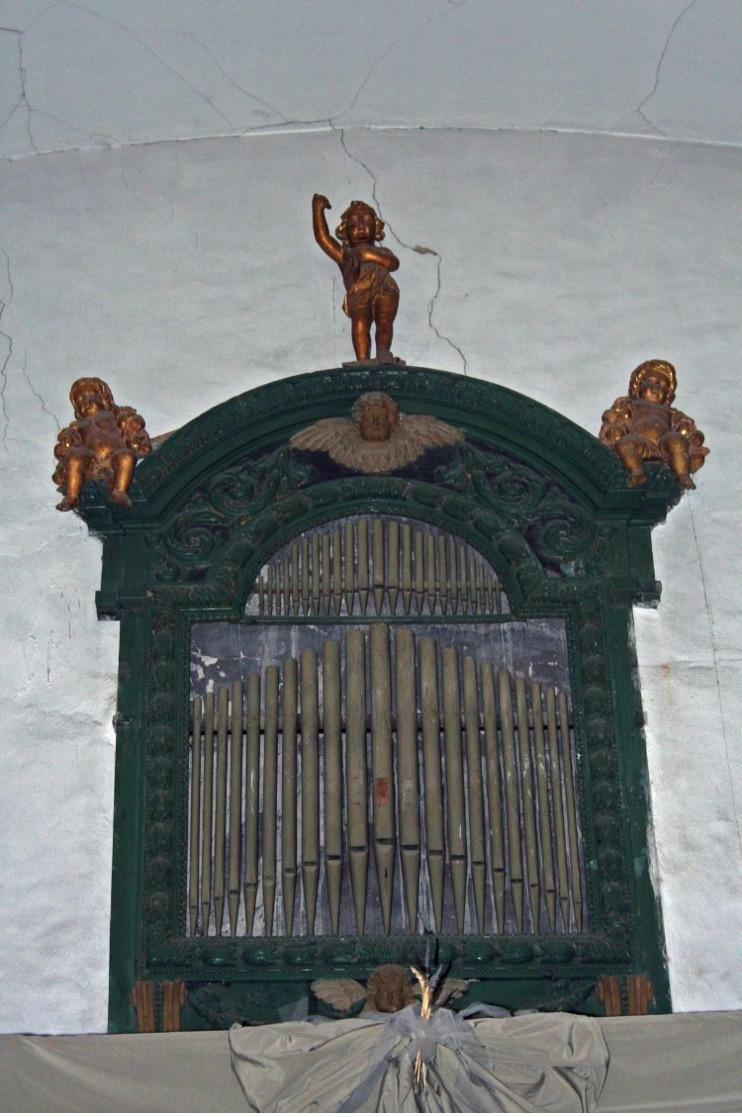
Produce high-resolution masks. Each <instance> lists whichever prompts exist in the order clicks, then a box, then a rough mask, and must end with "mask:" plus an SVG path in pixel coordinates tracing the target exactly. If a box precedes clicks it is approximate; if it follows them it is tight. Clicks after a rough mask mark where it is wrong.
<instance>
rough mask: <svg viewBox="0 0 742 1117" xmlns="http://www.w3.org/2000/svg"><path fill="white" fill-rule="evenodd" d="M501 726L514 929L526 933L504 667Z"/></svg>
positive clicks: (510, 715) (512, 730)
mask: <svg viewBox="0 0 742 1117" xmlns="http://www.w3.org/2000/svg"><path fill="white" fill-rule="evenodd" d="M497 684H498V698H499V705H500V725H501V729H502V763H503V772H504V777H505V780H504V782H505V817H506V820H507V839H508V862H509V865H510V892H511V897H512V902H513V915H514V918H515V928H516V930H517V932H518V934H521V933H522V931H523V858H522V855H521V848H520V810H519V806H520V804H519V794H518V765H517V760H516V755H515V723H514V719H513V704H512V696H511V693H510V675H509V674H508V672H507V671H505V670H504V668H503V669H502V670H500V671H498V672H497Z"/></svg>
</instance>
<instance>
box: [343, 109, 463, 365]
mask: <svg viewBox="0 0 742 1117" xmlns="http://www.w3.org/2000/svg"><path fill="white" fill-rule="evenodd" d="M330 127H331V128H332V130H333V132H335V133H336V134H337V136H338V138H339V140H340V146H341V147H342V149H343V151H344V152H345V154H346V155H347V157H348V158H349V159H350V160H351V162H353V163H356V164H357V165H358V166H359V167H363V169H364V171H365V172H366V174H367V175H368V176H369V178H370V179H371V196H372V198H373V201H374V208H375V209H376V210H377V212H378V213H379V214H380V215H381V216H383V211H382V206H381V203H380V202H379V199H378V195H377V187H378V179H377V177H376V175H375V174H374V173H373V171H372V170H371V168H370V167H369V166H368V164H367V163H364V162H363V160H362V159H361V158H359V157H358V156H357V155H354V154H353V153H352V152H351V151H350V149H349V148H348V145H347V144H346V142H345V134H344V129H343V128H338V127H337V126H336V125H335V124H333V122H332V121H330ZM384 222H385V224H386V227H387V228H388V230H389V232H390V233H391V235H392V236H393V237H394V239H395V241H396V242H397V244H398V245H400V246H401V247H402V248H406V249H407V250H408V251H409V252H417V253H419V254H420V255H423V256H435V257H436V288H435V291H434V293H433V297H432V298H431V299H430V300H429V302H428V325H429V326H430V328H431V329H432V330H433V333H434V334H435V336H436V337H437V338H438V340H439V341H443V342H445V343H446V344H447V345H450V346H451V348H452V349H453V351H454V352H455V353H457V354H458V356H459V357H460V359H461V362H462V365H463V375H464V376H466V375H467V368H468V364H467V360H466V357H465V356H464V353H463V351H462V350H461V349H460V348H459V346H458V345H457V344H456V343H455V342H454V341H452V339H451V338H450V337H448V336H447V335H446V334H443V333H441V331H440V330H439V329H438V327H437V326H436V325H435V323H434V322H433V315H434V313H435V306H436V302H437V300H438V297H439V295H440V293H441V288H442V283H443V275H442V268H443V257H442V256H441V254H440V253H439V252H436V251H435V249H433V248H423V247H421V246H420V245H411V244H407V243H406V242H405V241H403V240H402V238H401V237H400V236H399V235H398V234H397V233H396V231H395V229H394V227H393V225H392V224H391V222H390V221H389V220H388V219H387V218H384Z"/></svg>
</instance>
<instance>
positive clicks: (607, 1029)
mask: <svg viewBox="0 0 742 1117" xmlns="http://www.w3.org/2000/svg"><path fill="white" fill-rule="evenodd" d="M523 1019H526V1020H527V1019H528V1017H525V1018H523V1017H520V1018H518V1019H515V1020H503V1021H502V1032H501V1034H500V1040H501V1041H502V1042H505V1041H506V1040H507V1038H508V1035H509V1033H510V1032H511V1030H512V1029H516V1028H520V1027H521V1023H520V1022H521V1020H523ZM482 1023H484V1022H482ZM487 1023H488V1024H489V1023H490V1022H489V1021H487ZM596 1023H597V1025H598V1027H599V1028H600V1030H601V1032H602V1034H603V1038H604V1039H605V1042H606V1045H607V1047H608V1051H609V1054H610V1062H609V1064H608V1073H607V1075H606V1079H605V1084H604V1086H603V1091H602V1093H601V1095H600V1098H599V1099H598V1104H597V1106H596V1112H598V1113H627V1112H635V1111H638V1112H643V1113H646V1112H651V1113H672V1112H676V1111H682V1112H688V1113H697V1112H699V1111H700V1112H704V1111H709V1110H712V1111H714V1112H735V1111H740V1110H742V1012H692V1013H678V1014H676V1015H674V1016H627V1017H619V1018H616V1019H601V1020H598V1021H596ZM287 1026H291V1025H279V1026H277V1027H274V1026H268V1027H264V1028H252V1029H249V1036H251V1037H252V1039H253V1040H254V1041H255V1043H256V1044H257V1045H258V1046H259V1047H262V1046H264V1045H265V1044H267V1043H268V1042H269V1040H270V1035H271V1033H273V1038H274V1039H275V1038H276V1033H277V1032H278V1031H279V1029H281V1028H283V1029H285V1028H286V1027H287ZM331 1026H334V1025H331ZM249 1036H248V1030H245V1035H244V1039H245V1042H246V1043H247V1042H249ZM0 1109H2V1110H4V1111H11V1110H16V1111H20V1112H24V1113H27V1112H34V1111H37V1110H41V1111H42V1112H47V1113H48V1112H78V1113H79V1112H90V1111H104V1112H108V1113H112V1112H147V1111H151V1110H154V1111H156V1112H173V1111H175V1112H204V1111H206V1112H208V1111H216V1112H219V1113H239V1112H243V1113H244V1112H249V1107H248V1104H247V1101H246V1099H245V1095H244V1093H243V1091H242V1089H241V1087H240V1084H239V1082H238V1080H237V1077H236V1075H235V1074H234V1073H233V1072H232V1069H231V1066H230V1047H229V1037H228V1035H227V1033H226V1032H183V1033H170V1034H168V1035H141V1036H95V1035H93V1036H45V1037H41V1036H17V1035H6V1036H0Z"/></svg>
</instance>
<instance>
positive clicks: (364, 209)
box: [335, 201, 384, 244]
mask: <svg viewBox="0 0 742 1117" xmlns="http://www.w3.org/2000/svg"><path fill="white" fill-rule="evenodd" d="M352 213H367V214H370V215H371V216H372V217H373V219H374V240H383V239H384V222H383V221H382V220H381V218H380V217H378V216H377V213H376V210H375V209H374V208H373V206H370V205H368V204H367V203H366V202H359V201H354V202H351V203H350V205H349V206H348V208H347V209H346V211H345V213H343V214H342V215H341V217H340V224H339V225H338V227H337V229H336V230H335V235H336V236H337V238H338V240H341V241H342V242H343V244H348V231H347V221H348V218H349V217H350V215H351V214H352Z"/></svg>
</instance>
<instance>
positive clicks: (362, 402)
mask: <svg viewBox="0 0 742 1117" xmlns="http://www.w3.org/2000/svg"><path fill="white" fill-rule="evenodd" d="M350 415H351V417H350V419H345V418H339V417H338V418H332V419H320V420H319V421H318V422H316V423H312V425H311V427H305V428H304V430H301V431H298V432H297V433H296V434H295V435H293V437H292V438H291V439H290V442H289V445H290V446H292V447H293V448H294V449H295V450H315V451H317V450H319V451H321V452H323V453H325V454H328V455H329V456H330V457H331V458H332V460H333V461H334V462H337V463H338V464H339V465H344V466H345V467H346V468H347V469H353V470H356V471H357V472H358V473H393V472H394V470H395V469H402V468H403V467H404V466H406V465H409V464H410V462H414V461H416V460H417V458H419V457H421V456H422V455H423V454H424V453H425V451H426V450H430V449H432V448H433V447H435V446H453V445H454V444H455V443H457V442H462V441H463V440H464V437H465V436H464V433H463V431H460V430H457V429H456V427H452V426H450V425H449V424H448V423H444V422H443V421H442V420H441V419H436V418H435V417H434V416H433V415H400V413H399V408H398V407H397V404H396V403H395V401H394V400H393V399H392V397H391V396H388V395H386V394H385V393H384V392H366V393H365V394H364V395H362V396H359V397H358V399H357V400H356V402H355V403H354V404H353V408H352V410H351V413H350Z"/></svg>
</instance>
